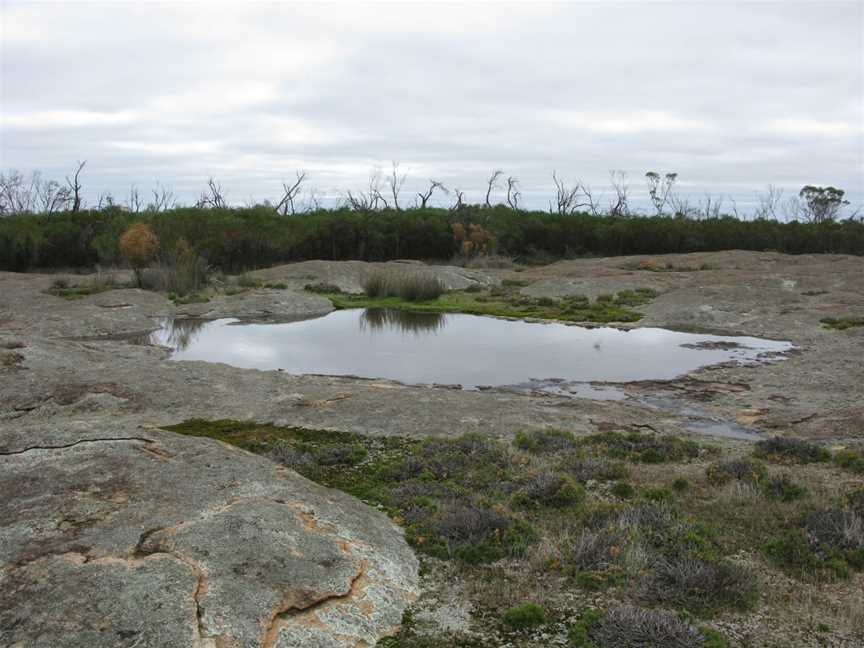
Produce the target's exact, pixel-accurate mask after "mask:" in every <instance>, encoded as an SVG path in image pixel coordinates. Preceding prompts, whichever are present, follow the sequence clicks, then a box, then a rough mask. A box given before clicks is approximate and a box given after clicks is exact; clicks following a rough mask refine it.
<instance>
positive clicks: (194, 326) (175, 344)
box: [135, 318, 209, 353]
mask: <svg viewBox="0 0 864 648" xmlns="http://www.w3.org/2000/svg"><path fill="white" fill-rule="evenodd" d="M208 323H209V320H205V319H194V318H186V319H175V320H170V319H169V320H165V322H163V324H162V328H161V329H159V330H157V331H153V332H152V333H148V334H147V335H146V336H145V337H144V338H142V339H140V340H135V341H136V342H139V343H143V344H158V345H161V346H167V347H171V348H172V349H174V351H175V353H176V352H178V351H184V350H185V349H186V348H187V347H188V346H189V345H190V344H192V343H193V342H194V341H195V338H196V336H197V335H198V333H199V332H200V331H201V330H202V329H203V328H204V327H205V326H206V325H207V324H208Z"/></svg>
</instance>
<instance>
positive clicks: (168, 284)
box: [143, 239, 210, 296]
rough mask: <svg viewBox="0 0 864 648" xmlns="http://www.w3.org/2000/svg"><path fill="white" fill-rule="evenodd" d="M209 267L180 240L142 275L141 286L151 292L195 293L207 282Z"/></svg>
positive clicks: (180, 294) (181, 294)
mask: <svg viewBox="0 0 864 648" xmlns="http://www.w3.org/2000/svg"><path fill="white" fill-rule="evenodd" d="M209 275H210V266H209V265H208V263H207V261H206V260H205V259H204V258H203V257H201V256H200V255H198V254H197V253H196V252H195V251H194V250H193V249H192V248H191V247H190V246H189V244H188V243H187V242H186V241H185V240H184V239H180V240H179V241H177V243H176V245H175V246H174V248H173V249H171V250H170V251H168V252H166V253H163V254H161V255H160V257H159V259H158V260H157V261H156V263H155V264H153V266H152V267H151V268H148V269H147V270H146V271H145V273H144V275H143V285H144V287H146V288H149V289H151V290H159V291H162V292H168V293H174V294H175V295H179V296H183V295H189V294H191V293H194V292H197V291H199V290H201V289H202V288H204V287H205V286H206V285H207V283H208V282H209Z"/></svg>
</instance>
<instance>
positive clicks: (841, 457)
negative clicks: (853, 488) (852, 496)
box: [833, 449, 864, 474]
mask: <svg viewBox="0 0 864 648" xmlns="http://www.w3.org/2000/svg"><path fill="white" fill-rule="evenodd" d="M833 461H834V463H835V464H837V465H838V466H840V467H841V468H845V469H846V470H851V471H852V472H855V473H859V474H864V454H861V453H860V452H856V451H855V450H851V449H847V450H838V451H837V452H835V453H834V457H833Z"/></svg>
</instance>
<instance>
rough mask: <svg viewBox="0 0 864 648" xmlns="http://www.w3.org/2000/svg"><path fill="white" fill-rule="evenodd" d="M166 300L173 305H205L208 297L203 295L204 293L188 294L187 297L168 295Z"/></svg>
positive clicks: (208, 299)
mask: <svg viewBox="0 0 864 648" xmlns="http://www.w3.org/2000/svg"><path fill="white" fill-rule="evenodd" d="M168 299H170V300H171V301H173V302H174V303H175V304H178V305H182V304H206V303H207V302H209V301H210V297H208V296H207V295H205V294H204V293H200V292H197V293H190V294H188V295H177V294H175V293H173V292H172V293H168Z"/></svg>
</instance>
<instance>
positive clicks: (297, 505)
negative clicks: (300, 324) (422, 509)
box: [0, 429, 418, 648]
mask: <svg viewBox="0 0 864 648" xmlns="http://www.w3.org/2000/svg"><path fill="white" fill-rule="evenodd" d="M0 436H2V437H4V439H3V441H4V443H3V444H2V446H3V447H4V453H5V454H2V455H0V492H3V494H4V497H3V500H2V501H0V645H2V646H15V647H18V646H20V647H22V648H23V647H24V646H27V647H28V648H29V647H34V646H40V647H41V646H44V647H46V648H48V647H51V648H59V647H79V646H80V647H82V648H83V647H85V646H86V647H87V648H91V647H93V646H129V647H131V646H136V647H141V648H143V647H145V646H153V647H154V648H155V647H157V646H158V647H164V646H172V647H174V646H177V647H182V646H190V647H195V648H228V647H236V648H246V647H250V648H251V647H256V648H258V647H273V648H280V647H282V648H287V647H289V646H297V647H299V646H304V647H306V646H309V647H314V646H320V647H322V648H324V647H327V648H331V647H334V648H335V647H337V646H338V647H342V646H370V645H374V644H375V642H376V641H377V640H378V638H380V637H381V636H383V635H386V634H389V633H392V632H394V631H395V630H396V629H397V628H398V625H399V623H400V621H401V617H402V612H403V610H404V607H405V606H406V605H407V604H408V603H409V602H410V601H412V600H413V599H414V598H416V596H417V593H418V582H417V560H416V558H415V557H414V555H413V553H412V552H411V550H410V549H409V547H408V546H407V544H406V543H405V541H404V539H403V537H402V533H401V531H400V529H399V528H398V527H396V526H395V525H394V524H393V523H392V522H391V521H390V520H389V519H388V518H387V517H386V516H385V515H383V514H382V513H380V512H378V511H375V510H373V509H371V508H369V507H367V506H366V505H364V504H362V503H361V502H359V501H358V500H356V499H353V498H351V497H349V496H347V495H345V494H343V493H341V492H338V491H334V490H330V489H326V488H323V487H321V486H318V485H317V484H314V483H312V482H310V481H308V480H306V479H304V478H302V477H300V476H299V475H297V474H296V473H294V472H292V471H289V470H286V469H284V468H281V467H277V466H276V465H275V464H273V463H271V462H270V461H267V460H266V459H263V458H261V457H258V456H255V455H252V454H249V453H246V452H244V451H241V450H238V449H235V448H231V447H229V446H226V445H224V444H221V443H219V442H216V441H212V440H208V439H200V438H190V437H182V436H180V435H175V434H173V433H169V432H159V431H152V430H151V431H140V430H128V429H127V430H125V431H123V430H121V431H118V430H116V429H115V430H91V431H90V433H89V434H86V435H82V434H81V431H80V430H76V431H74V432H70V433H69V435H68V437H65V438H64V435H63V433H62V431H58V430H56V429H54V430H51V431H50V433H46V434H45V435H44V438H40V435H39V434H34V435H32V436H29V437H28V438H27V439H22V438H20V437H18V435H14V436H16V437H18V438H15V439H9V436H10V435H8V434H6V433H0Z"/></svg>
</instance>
